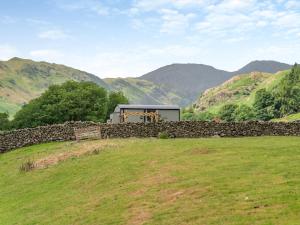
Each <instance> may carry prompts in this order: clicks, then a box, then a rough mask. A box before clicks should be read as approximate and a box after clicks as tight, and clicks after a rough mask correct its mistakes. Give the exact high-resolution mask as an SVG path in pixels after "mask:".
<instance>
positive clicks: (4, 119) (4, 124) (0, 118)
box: [0, 113, 10, 130]
mask: <svg viewBox="0 0 300 225" xmlns="http://www.w3.org/2000/svg"><path fill="white" fill-rule="evenodd" d="M8 117H9V115H8V113H0V130H7V129H8V128H9V126H10V123H9V119H8Z"/></svg>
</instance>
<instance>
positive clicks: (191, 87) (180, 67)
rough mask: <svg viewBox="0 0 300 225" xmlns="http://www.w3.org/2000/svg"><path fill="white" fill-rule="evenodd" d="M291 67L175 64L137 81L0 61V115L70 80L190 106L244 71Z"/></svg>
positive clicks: (138, 98) (135, 99) (140, 100)
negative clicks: (233, 68) (228, 67)
mask: <svg viewBox="0 0 300 225" xmlns="http://www.w3.org/2000/svg"><path fill="white" fill-rule="evenodd" d="M287 67H288V68H289V67H290V66H289V65H287V64H282V63H279V62H274V61H255V62H251V63H250V64H248V65H247V66H245V67H243V68H242V69H240V70H238V71H236V72H227V71H224V70H219V69H216V68H214V67H212V66H207V65H203V64H172V65H168V66H165V67H162V68H159V69H157V70H155V71H152V72H150V73H147V74H145V75H143V76H141V77H137V78H108V79H104V80H102V79H100V78H99V77H97V76H95V75H93V74H90V73H87V72H83V71H80V70H77V69H74V68H71V67H67V66H64V65H58V64H54V63H47V62H36V61H32V60H29V59H21V58H12V59H10V60H8V61H0V112H9V114H10V115H11V116H12V115H13V114H14V113H15V112H17V111H18V110H19V109H20V108H21V106H22V105H23V104H25V103H27V102H28V101H29V100H31V99H33V98H36V97H38V96H39V95H41V93H43V92H44V91H45V90H46V89H47V88H48V87H49V86H50V85H52V84H61V83H63V82H65V81H67V80H75V81H93V82H95V83H97V84H98V85H100V86H102V87H104V88H106V89H108V90H117V91H119V90H120V91H123V92H124V93H125V95H126V96H127V97H128V98H129V100H130V102H131V103H136V104H177V105H180V106H187V105H189V104H191V103H192V102H194V101H195V100H196V99H197V97H198V96H199V94H201V93H202V92H204V91H205V90H207V89H208V88H212V87H215V86H217V85H220V84H221V83H223V82H224V81H226V80H228V79H230V78H232V77H233V76H234V75H236V74H239V73H241V72H243V71H251V72H252V71H256V70H261V71H262V72H268V71H276V72H277V71H278V70H282V69H285V68H287Z"/></svg>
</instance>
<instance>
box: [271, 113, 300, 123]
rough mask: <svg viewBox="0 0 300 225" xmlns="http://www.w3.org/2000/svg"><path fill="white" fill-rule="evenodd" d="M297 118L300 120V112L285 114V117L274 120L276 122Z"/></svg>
mask: <svg viewBox="0 0 300 225" xmlns="http://www.w3.org/2000/svg"><path fill="white" fill-rule="evenodd" d="M296 120H299V121H300V113H295V114H291V115H288V116H285V117H283V118H279V119H274V120H272V121H275V122H292V121H296Z"/></svg>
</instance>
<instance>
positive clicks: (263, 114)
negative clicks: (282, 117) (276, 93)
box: [253, 88, 276, 121]
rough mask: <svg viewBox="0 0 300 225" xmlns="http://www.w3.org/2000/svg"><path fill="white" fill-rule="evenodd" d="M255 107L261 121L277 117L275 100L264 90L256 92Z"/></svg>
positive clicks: (257, 116)
mask: <svg viewBox="0 0 300 225" xmlns="http://www.w3.org/2000/svg"><path fill="white" fill-rule="evenodd" d="M253 107H254V110H255V114H256V118H257V119H259V120H263V121H267V120H270V119H272V118H274V117H275V116H276V109H275V98H274V97H273V95H272V94H271V93H270V92H268V91H267V90H266V89H264V88H263V89H260V90H258V91H257V92H256V94H255V99H254V104H253Z"/></svg>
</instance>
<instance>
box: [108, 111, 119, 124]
mask: <svg viewBox="0 0 300 225" xmlns="http://www.w3.org/2000/svg"><path fill="white" fill-rule="evenodd" d="M110 119H111V123H120V113H118V112H114V113H112V114H110Z"/></svg>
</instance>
